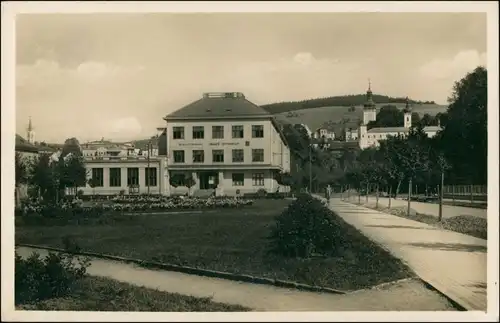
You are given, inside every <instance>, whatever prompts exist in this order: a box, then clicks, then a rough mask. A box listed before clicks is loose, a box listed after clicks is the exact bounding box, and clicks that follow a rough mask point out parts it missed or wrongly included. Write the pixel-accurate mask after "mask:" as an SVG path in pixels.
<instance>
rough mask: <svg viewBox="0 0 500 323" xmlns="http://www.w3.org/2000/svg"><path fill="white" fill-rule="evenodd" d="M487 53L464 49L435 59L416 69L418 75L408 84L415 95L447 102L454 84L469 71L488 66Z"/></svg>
mask: <svg viewBox="0 0 500 323" xmlns="http://www.w3.org/2000/svg"><path fill="white" fill-rule="evenodd" d="M486 63H487V61H486V53H485V52H483V53H481V52H478V51H475V50H463V51H460V52H458V53H456V54H455V55H453V56H451V57H448V58H441V59H434V60H431V61H429V62H427V63H425V64H423V65H422V66H420V67H418V68H417V69H416V71H417V73H416V75H415V76H416V77H414V78H413V79H410V80H409V82H408V84H406V86H407V87H408V88H410V89H412V91H413V93H412V95H413V96H414V97H418V98H422V100H434V101H436V102H438V103H441V104H445V103H446V99H447V97H449V96H450V94H451V91H452V89H453V85H454V84H455V82H456V81H459V80H460V79H462V78H463V77H464V76H465V75H466V74H467V73H469V72H471V71H473V70H474V69H475V68H476V67H478V66H480V65H482V66H485V67H486Z"/></svg>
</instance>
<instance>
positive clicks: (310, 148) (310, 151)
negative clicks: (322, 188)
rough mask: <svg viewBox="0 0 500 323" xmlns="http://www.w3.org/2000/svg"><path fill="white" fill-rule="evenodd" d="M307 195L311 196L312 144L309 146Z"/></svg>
mask: <svg viewBox="0 0 500 323" xmlns="http://www.w3.org/2000/svg"><path fill="white" fill-rule="evenodd" d="M309 193H310V194H312V144H311V143H310V144H309Z"/></svg>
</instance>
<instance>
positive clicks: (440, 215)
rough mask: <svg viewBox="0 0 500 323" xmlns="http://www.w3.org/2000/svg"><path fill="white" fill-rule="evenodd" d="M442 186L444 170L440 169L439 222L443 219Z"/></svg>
mask: <svg viewBox="0 0 500 323" xmlns="http://www.w3.org/2000/svg"><path fill="white" fill-rule="evenodd" d="M443 187H444V170H443V169H442V170H441V185H440V186H439V222H441V220H442V219H443Z"/></svg>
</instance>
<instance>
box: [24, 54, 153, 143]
mask: <svg viewBox="0 0 500 323" xmlns="http://www.w3.org/2000/svg"><path fill="white" fill-rule="evenodd" d="M143 71H144V68H143V67H141V66H129V67H126V66H118V65H114V64H109V63H105V62H98V61H87V62H82V63H80V64H79V65H77V66H75V67H73V68H69V67H64V66H61V65H60V64H58V62H56V61H52V60H38V61H36V62H35V63H34V64H31V65H19V66H17V70H16V72H17V73H16V109H17V112H18V113H17V114H18V116H17V118H18V126H20V124H19V123H22V122H26V120H27V119H28V116H29V115H30V116H32V117H33V122H34V123H35V126H36V127H37V137H38V138H39V139H40V140H47V141H50V140H56V139H55V138H67V137H73V136H76V137H78V138H82V140H84V138H89V137H90V138H91V137H94V136H95V137H101V133H103V134H107V133H108V132H109V131H110V129H111V128H112V129H113V131H114V133H116V134H119V135H123V132H124V131H125V130H124V129H123V127H122V126H120V125H122V124H125V125H128V126H130V127H131V128H130V129H131V130H132V131H141V129H142V127H141V125H140V123H139V122H138V121H137V120H136V122H134V121H131V120H130V119H127V116H128V115H130V114H131V113H132V111H137V108H138V107H141V106H142V105H141V104H140V102H138V100H139V99H140V98H141V95H143V92H142V91H141V90H140V89H139V90H137V91H134V89H136V88H137V84H138V83H139V82H141V80H142V79H141V77H142V74H143ZM146 96H147V95H146ZM28 113H29V115H28ZM121 119H123V120H121ZM110 120H115V121H112V122H115V123H116V125H113V126H112V127H111V126H110V122H109V121H110ZM120 120H121V121H120ZM127 120H128V121H127ZM127 122H128V123H127ZM120 127H122V128H120ZM138 129H139V130H138ZM132 135H134V134H132ZM59 140H61V139H59Z"/></svg>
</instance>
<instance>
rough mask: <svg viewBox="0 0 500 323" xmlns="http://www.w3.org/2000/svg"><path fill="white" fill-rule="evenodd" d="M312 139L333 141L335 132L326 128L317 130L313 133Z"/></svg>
mask: <svg viewBox="0 0 500 323" xmlns="http://www.w3.org/2000/svg"><path fill="white" fill-rule="evenodd" d="M313 138H315V139H321V138H325V139H328V140H335V132H334V131H333V130H330V129H328V128H318V129H316V131H315V132H314V133H313Z"/></svg>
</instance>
